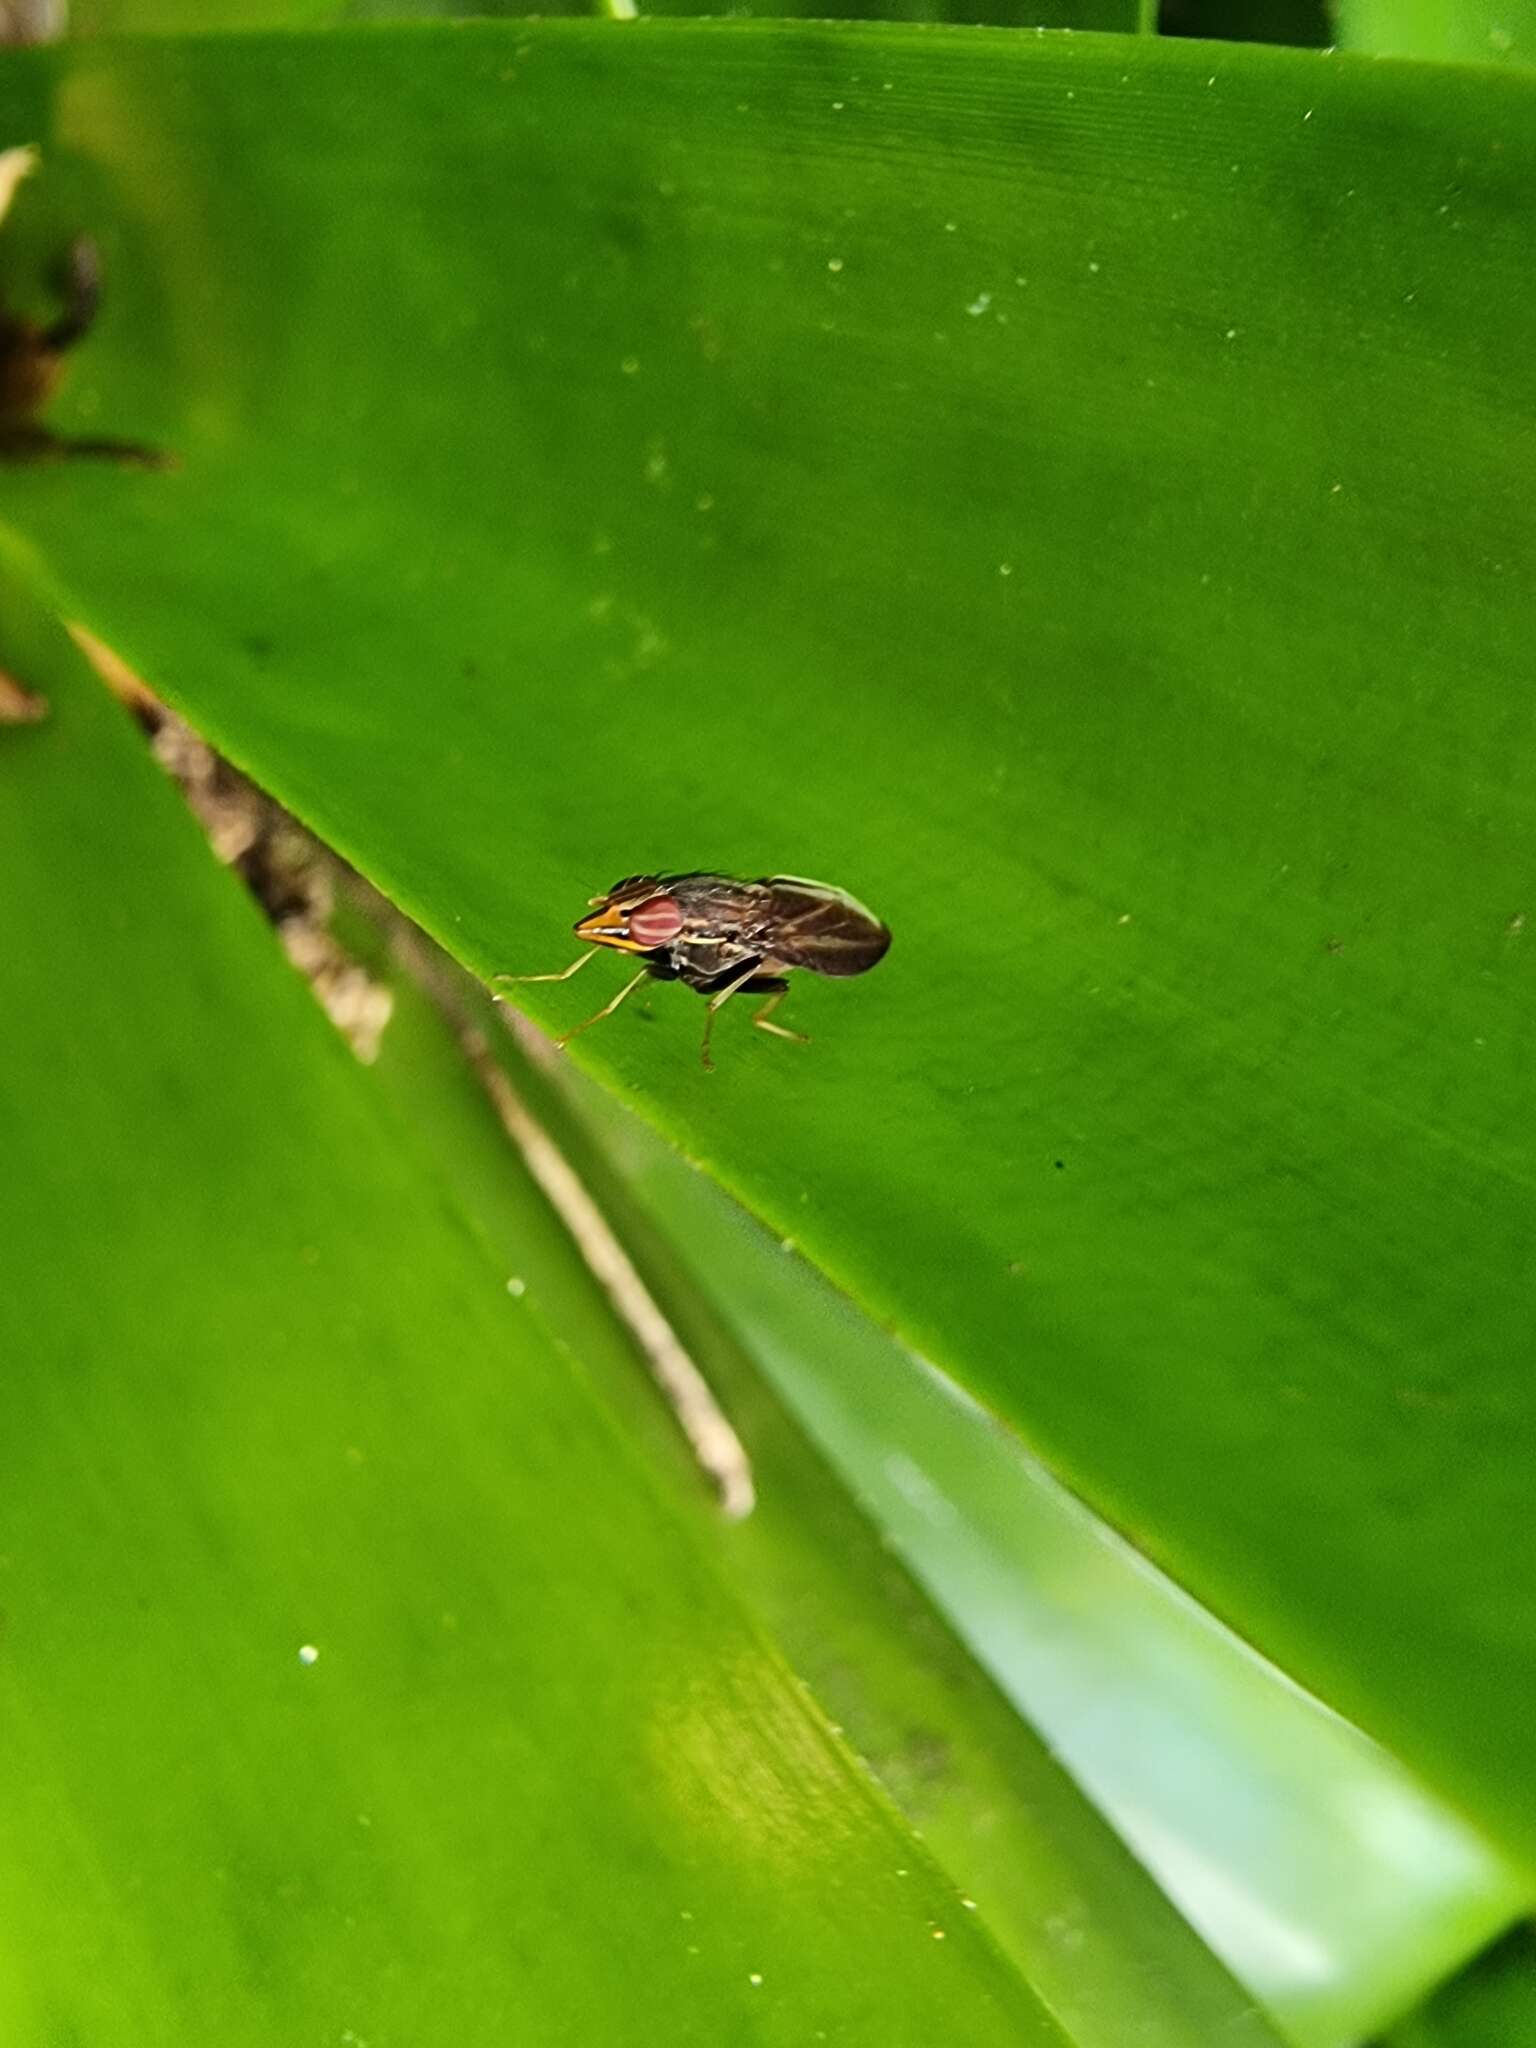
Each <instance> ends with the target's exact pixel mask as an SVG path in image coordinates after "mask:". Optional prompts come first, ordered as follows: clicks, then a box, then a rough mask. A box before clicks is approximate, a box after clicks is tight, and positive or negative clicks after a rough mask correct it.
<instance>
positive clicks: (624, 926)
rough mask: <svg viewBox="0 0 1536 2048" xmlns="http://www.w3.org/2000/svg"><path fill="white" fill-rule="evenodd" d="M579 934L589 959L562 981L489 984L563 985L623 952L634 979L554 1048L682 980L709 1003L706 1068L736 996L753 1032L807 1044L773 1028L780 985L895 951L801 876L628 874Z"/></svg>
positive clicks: (869, 918)
mask: <svg viewBox="0 0 1536 2048" xmlns="http://www.w3.org/2000/svg"><path fill="white" fill-rule="evenodd" d="M575 930H576V936H577V938H579V939H585V940H586V941H587V943H588V945H589V947H590V948H591V951H589V952H586V953H582V954H580V955H579V956H578V957H577V958H576V959H575V960H573V961H572V962H571V964H570V966H569V967H566V968H563V969H562V970H561V972H560V973H558V974H498V975H497V976H496V977H495V979H496V980H497V981H498V982H507V983H510V984H520V983H523V982H529V981H569V980H570V978H571V976H572V975H573V974H575V973H576V971H577V969H578V968H582V967H585V966H586V964H587V962H588V961H589V960H590V959H592V958H593V956H594V954H595V953H597V952H598V951H599V950H600V949H601V948H603V947H605V946H606V947H608V948H610V949H611V950H612V951H614V952H617V953H628V954H630V955H631V956H632V957H633V958H635V959H637V960H639V961H640V962H641V967H640V971H639V973H638V974H636V975H635V976H634V977H633V978H632V979H631V980H629V981H627V982H626V983H625V984H624V986H623V987H622V988H621V989H620V990H619V992H618V994H617V995H616V996H615V997H614V998H613V1000H612V1001H611V1002H607V1003H604V1005H603V1007H602V1008H601V1009H600V1010H598V1011H597V1012H596V1013H595V1014H594V1015H593V1016H590V1017H588V1018H587V1019H586V1021H585V1022H584V1023H581V1024H578V1025H576V1026H575V1028H574V1029H573V1030H570V1031H567V1032H566V1033H565V1035H564V1037H563V1038H560V1039H558V1040H557V1041H556V1042H557V1044H560V1045H566V1044H568V1043H569V1042H570V1040H571V1039H573V1038H574V1037H576V1035H577V1033H578V1032H581V1031H585V1030H587V1029H588V1028H589V1026H591V1025H593V1024H599V1023H601V1022H602V1020H603V1018H604V1017H611V1016H612V1015H613V1013H614V1011H615V1010H616V1009H617V1008H618V1007H619V1005H620V1003H622V1002H623V1001H624V1000H625V998H626V997H628V996H631V995H633V994H634V992H635V990H636V989H637V988H639V986H640V984H641V983H642V982H644V981H681V982H683V983H684V984H686V986H687V987H689V988H691V989H696V990H697V991H698V993H699V994H700V995H701V996H707V997H708V999H709V1008H708V1011H707V1013H706V1015H705V1019H704V1040H703V1043H702V1045H701V1046H700V1048H699V1050H700V1054H701V1056H702V1058H703V1061H704V1064H705V1066H706V1067H709V1068H713V1066H714V1061H713V1060H712V1059H711V1058H710V1056H709V1036H710V1033H711V1031H712V1030H713V1029H714V1023H715V1017H716V1014H717V1013H718V1012H719V1010H720V1009H721V1008H722V1007H723V1006H724V1005H725V1004H726V1003H728V1002H729V1001H730V999H731V997H732V996H736V995H755V996H761V997H762V998H763V1000H762V1002H761V1003H760V1004H759V1005H758V1007H757V1009H756V1010H755V1011H754V1012H753V1016H752V1022H753V1023H754V1024H755V1025H756V1026H757V1028H758V1030H759V1031H770V1032H772V1034H773V1035H774V1037H775V1038H789V1039H793V1040H794V1041H795V1042H796V1043H797V1044H799V1045H807V1044H809V1043H810V1041H809V1040H808V1039H807V1038H806V1036H805V1034H804V1033H803V1032H800V1031H791V1030H790V1029H789V1027H788V1026H787V1025H785V1024H776V1023H775V1022H774V1021H773V1013H774V1011H775V1010H776V1009H777V1008H778V1007H779V1004H780V1003H781V1002H783V1000H784V997H785V995H786V994H787V992H788V989H789V983H788V982H787V981H786V980H785V978H784V977H785V976H786V975H787V974H789V973H790V972H792V971H793V969H795V968H797V967H803V968H806V969H807V970H808V971H809V972H810V973H812V974H825V975H829V976H832V977H834V978H839V979H840V978H843V977H846V976H848V975H851V974H865V973H867V972H868V970H869V969H870V968H871V967H873V966H875V965H876V964H877V962H879V961H881V960H883V959H884V958H885V955H886V951H887V949H888V948H889V946H890V943H891V935H890V933H889V932H888V931H887V930H886V928H885V926H884V925H883V924H882V923H881V922H880V920H879V918H878V917H876V916H875V914H874V913H873V911H869V910H866V909H865V908H864V906H863V904H862V903H859V902H857V901H856V900H855V899H854V898H853V897H852V896H850V895H849V894H848V892H847V891H846V890H845V889H834V888H833V887H832V886H831V884H830V883H828V882H808V881H805V880H804V879H803V878H802V877H800V876H798V875H768V876H766V877H765V878H764V879H763V880H761V881H757V882H742V881H738V880H737V879H736V878H735V876H733V875H713V874H708V873H698V874H687V875H628V876H626V877H625V879H624V880H623V881H622V882H615V883H614V885H613V887H612V888H611V889H610V890H609V891H608V892H607V894H606V895H603V896H594V897H593V898H592V899H591V903H590V905H589V908H588V914H587V915H586V916H585V917H583V918H580V919H578V921H577V924H576V927H575ZM501 1000H502V998H501V997H500V996H498V997H497V1001H501Z"/></svg>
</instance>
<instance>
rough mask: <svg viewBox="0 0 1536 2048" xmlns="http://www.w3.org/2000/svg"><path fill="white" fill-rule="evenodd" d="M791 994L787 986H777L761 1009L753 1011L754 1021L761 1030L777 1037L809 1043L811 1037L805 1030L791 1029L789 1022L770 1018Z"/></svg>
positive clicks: (804, 1043) (800, 1043) (797, 1043)
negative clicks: (773, 1020)
mask: <svg viewBox="0 0 1536 2048" xmlns="http://www.w3.org/2000/svg"><path fill="white" fill-rule="evenodd" d="M788 994H789V990H788V989H787V988H776V989H775V990H774V992H773V994H772V995H771V996H769V998H768V1000H767V1002H765V1003H764V1004H763V1005H762V1007H761V1008H760V1009H757V1010H754V1011H753V1012H752V1022H753V1023H754V1024H755V1025H756V1026H757V1028H758V1030H759V1031H771V1032H772V1033H773V1035H774V1037H775V1038H788V1039H791V1040H792V1041H793V1042H794V1043H795V1044H796V1045H809V1044H810V1042H811V1041H810V1039H809V1038H808V1037H807V1035H806V1034H805V1032H803V1031H791V1030H790V1028H789V1026H788V1025H787V1024H773V1023H770V1021H769V1019H770V1018H771V1017H772V1015H773V1013H774V1011H775V1010H776V1009H777V1008H778V1007H779V1005H780V1003H782V1002H783V1000H784V998H785V997H786V996H787V995H788Z"/></svg>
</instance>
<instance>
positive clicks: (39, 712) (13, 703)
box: [0, 668, 48, 725]
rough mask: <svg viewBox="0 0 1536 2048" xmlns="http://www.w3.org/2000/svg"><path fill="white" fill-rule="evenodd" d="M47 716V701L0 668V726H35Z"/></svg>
mask: <svg viewBox="0 0 1536 2048" xmlns="http://www.w3.org/2000/svg"><path fill="white" fill-rule="evenodd" d="M47 716H48V699H47V698H46V697H40V696H39V695H38V694H37V692H36V690H29V689H27V688H25V687H24V686H23V685H22V684H21V683H18V682H17V680H16V678H15V677H14V676H13V675H7V673H6V672H5V670H4V669H3V668H0V725H36V724H37V722H38V720H39V719H41V718H46V717H47Z"/></svg>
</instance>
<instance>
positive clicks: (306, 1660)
mask: <svg viewBox="0 0 1536 2048" xmlns="http://www.w3.org/2000/svg"><path fill="white" fill-rule="evenodd" d="M299 1662H300V1663H301V1664H305V1665H309V1664H318V1663H319V1662H320V1652H319V1651H318V1650H317V1649H316V1648H315V1646H314V1644H313V1643H300V1645H299Z"/></svg>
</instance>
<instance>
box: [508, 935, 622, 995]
mask: <svg viewBox="0 0 1536 2048" xmlns="http://www.w3.org/2000/svg"><path fill="white" fill-rule="evenodd" d="M596 954H597V948H596V946H594V947H593V948H592V950H591V952H590V953H580V954H578V955H577V957H576V958H575V959H574V960H573V961H572V962H571V964H570V966H569V967H562V968H561V970H560V972H559V973H558V974H493V975H492V976H491V979H492V981H504V982H506V983H507V985H508V986H509V987H513V986H518V985H520V984H521V983H523V982H525V981H569V980H570V978H571V976H572V975H573V974H574V973H575V972H576V970H577V968H578V967H585V966H586V964H587V962H588V961H589V960H591V959H593V958H595V957H596ZM506 1000H507V999H506V997H505V996H501V995H497V994H495V993H494V991H493V993H492V996H491V1001H492V1002H493V1003H504V1002H505V1001H506Z"/></svg>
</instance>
